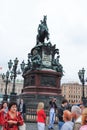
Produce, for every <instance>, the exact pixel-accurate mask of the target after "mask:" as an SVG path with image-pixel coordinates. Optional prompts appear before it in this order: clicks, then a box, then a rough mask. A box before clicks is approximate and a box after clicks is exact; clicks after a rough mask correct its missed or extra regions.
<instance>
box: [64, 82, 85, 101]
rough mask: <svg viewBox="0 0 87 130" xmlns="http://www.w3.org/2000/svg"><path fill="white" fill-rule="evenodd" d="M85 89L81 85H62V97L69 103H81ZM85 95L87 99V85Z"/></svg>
mask: <svg viewBox="0 0 87 130" xmlns="http://www.w3.org/2000/svg"><path fill="white" fill-rule="evenodd" d="M82 91H83V87H82V85H81V84H79V83H64V84H62V96H64V97H65V98H66V99H67V100H68V101H69V103H71V104H72V103H75V104H79V103H81V98H82ZM84 94H85V97H87V85H85V87H84Z"/></svg>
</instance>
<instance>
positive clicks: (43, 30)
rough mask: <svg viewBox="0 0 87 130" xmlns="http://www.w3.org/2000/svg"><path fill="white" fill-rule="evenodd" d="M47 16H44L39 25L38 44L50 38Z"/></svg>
mask: <svg viewBox="0 0 87 130" xmlns="http://www.w3.org/2000/svg"><path fill="white" fill-rule="evenodd" d="M46 20H47V17H46V16H44V19H43V21H42V20H41V21H40V22H41V23H40V24H39V26H38V35H37V44H38V43H39V42H41V43H42V42H44V40H45V38H47V40H48V39H49V33H48V27H47V23H46Z"/></svg>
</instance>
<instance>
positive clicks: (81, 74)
mask: <svg viewBox="0 0 87 130" xmlns="http://www.w3.org/2000/svg"><path fill="white" fill-rule="evenodd" d="M84 75H85V69H84V68H82V70H79V72H78V76H79V79H80V82H81V83H82V87H83V88H82V101H83V104H84V105H87V99H86V97H85V93H84V85H85V82H86V79H85V77H84Z"/></svg>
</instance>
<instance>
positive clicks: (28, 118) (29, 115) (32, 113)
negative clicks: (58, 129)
mask: <svg viewBox="0 0 87 130" xmlns="http://www.w3.org/2000/svg"><path fill="white" fill-rule="evenodd" d="M45 112H46V117H47V119H46V121H47V123H48V122H49V111H48V110H45ZM36 118H37V115H36V109H31V108H28V109H27V112H26V114H25V122H32V123H34V122H36ZM55 123H58V117H57V114H56V117H55Z"/></svg>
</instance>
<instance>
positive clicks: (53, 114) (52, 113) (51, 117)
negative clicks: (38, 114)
mask: <svg viewBox="0 0 87 130" xmlns="http://www.w3.org/2000/svg"><path fill="white" fill-rule="evenodd" d="M54 121H55V112H50V116H49V126H48V128H53V126H54Z"/></svg>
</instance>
